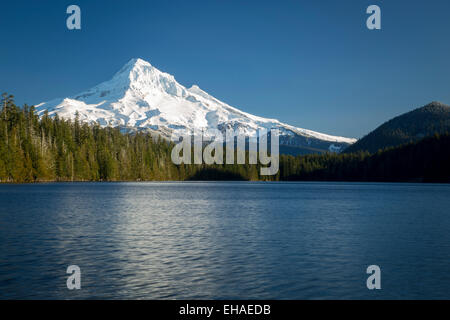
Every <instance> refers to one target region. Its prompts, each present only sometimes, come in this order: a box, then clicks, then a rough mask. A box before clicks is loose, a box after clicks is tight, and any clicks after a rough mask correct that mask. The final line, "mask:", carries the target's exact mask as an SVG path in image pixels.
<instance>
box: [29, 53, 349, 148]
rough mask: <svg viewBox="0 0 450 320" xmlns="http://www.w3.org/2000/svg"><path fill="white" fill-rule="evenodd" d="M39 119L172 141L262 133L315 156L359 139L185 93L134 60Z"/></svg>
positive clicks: (50, 106) (49, 106) (47, 106)
mask: <svg viewBox="0 0 450 320" xmlns="http://www.w3.org/2000/svg"><path fill="white" fill-rule="evenodd" d="M36 110H37V112H38V114H39V115H43V113H44V112H45V110H48V113H49V115H50V116H53V115H55V114H58V115H59V116H60V117H63V118H70V119H74V118H75V114H76V113H77V112H78V114H79V119H80V120H81V121H87V122H89V123H94V122H98V123H99V124H100V125H101V126H120V127H122V128H130V129H140V130H145V129H148V130H152V131H156V132H158V133H159V134H161V135H163V136H165V137H170V133H171V132H172V131H173V130H177V129H187V130H194V129H197V130H199V129H203V130H205V129H212V128H213V129H219V130H221V131H224V130H225V129H226V128H232V129H234V130H235V131H236V132H238V133H239V134H243V135H246V136H255V134H256V132H257V130H258V129H260V128H266V129H271V128H277V129H279V130H280V135H281V136H280V144H281V145H289V146H295V147H306V148H311V150H315V149H317V150H329V151H332V152H336V151H340V150H341V148H343V147H345V146H347V145H349V144H352V143H354V142H355V141H356V139H351V138H344V137H336V136H331V135H327V134H323V133H319V132H315V131H311V130H306V129H301V128H296V127H293V126H290V125H287V124H284V123H281V122H279V121H278V120H275V119H266V118H262V117H258V116H254V115H251V114H249V113H246V112H243V111H240V110H238V109H236V108H234V107H232V106H230V105H228V104H226V103H224V102H222V101H220V100H218V99H216V98H214V97H213V96H211V95H209V94H208V93H206V92H205V91H203V90H202V89H200V88H199V87H198V86H196V85H194V86H192V87H190V88H186V87H184V86H182V85H181V84H179V83H178V82H177V81H176V80H175V78H174V77H173V76H172V75H170V74H168V73H164V72H161V71H160V70H158V69H156V68H155V67H153V66H152V65H151V64H150V63H148V62H146V61H144V60H142V59H132V60H130V61H129V62H128V63H127V64H125V65H124V66H123V67H122V69H120V70H119V71H118V72H117V73H116V74H115V75H114V76H113V77H112V79H111V80H108V81H105V82H103V83H100V84H99V85H97V86H95V87H93V88H92V89H89V90H87V91H85V92H82V93H80V94H77V95H75V96H72V97H68V98H64V99H54V100H51V101H48V102H43V103H41V104H38V105H37V106H36Z"/></svg>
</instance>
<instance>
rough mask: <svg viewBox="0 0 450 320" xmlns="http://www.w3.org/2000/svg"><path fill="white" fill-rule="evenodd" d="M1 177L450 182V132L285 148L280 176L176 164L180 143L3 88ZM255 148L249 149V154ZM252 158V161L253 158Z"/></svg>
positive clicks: (238, 167) (252, 168)
mask: <svg viewBox="0 0 450 320" xmlns="http://www.w3.org/2000/svg"><path fill="white" fill-rule="evenodd" d="M1 104H2V109H1V112H0V182H40V181H41V182H42V181H147V180H272V181H278V180H290V181H293V180H330V181H425V182H450V169H449V168H450V166H449V164H450V136H449V135H448V134H445V135H435V136H433V137H429V138H426V139H423V140H421V141H419V142H416V143H410V144H407V145H403V146H400V147H396V148H388V149H386V150H384V151H380V152H377V153H375V154H370V153H369V152H357V153H348V154H347V153H346V154H330V153H327V154H322V155H318V154H316V155H303V156H290V155H281V156H280V170H279V172H278V173H277V174H276V175H274V176H260V175H259V169H260V166H259V165H237V164H235V165H226V164H224V165H175V164H173V163H172V161H171V158H170V154H171V150H172V147H173V144H172V143H169V142H167V141H165V140H160V139H157V140H155V139H154V138H153V137H152V135H150V134H148V133H139V132H138V133H133V134H130V133H126V134H124V133H121V132H120V131H119V129H117V128H101V127H100V126H99V125H88V124H83V123H80V122H79V121H78V120H75V121H70V120H64V119H60V118H58V117H55V118H51V117H49V116H48V115H46V114H44V116H43V117H42V118H40V119H39V117H38V116H37V115H36V114H35V113H34V108H33V107H28V106H24V107H23V108H19V107H17V106H16V105H15V104H14V101H13V99H12V96H7V95H3V96H2V100H1ZM247 156H248V155H247ZM247 163H248V161H247Z"/></svg>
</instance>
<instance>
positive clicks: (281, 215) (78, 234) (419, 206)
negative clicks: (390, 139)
mask: <svg viewBox="0 0 450 320" xmlns="http://www.w3.org/2000/svg"><path fill="white" fill-rule="evenodd" d="M69 265H77V266H79V267H80V269H81V289H80V290H68V289H67V287H66V280H67V277H68V276H69V275H68V274H67V273H66V269H67V267H68V266H69ZM369 265H378V266H379V267H380V269H381V290H368V289H367V287H366V280H367V277H369V275H368V274H367V273H366V269H367V267H368V266H369ZM17 298H19V299H400V298H403V299H416V298H421V299H435V298H439V299H450V185H445V184H389V183H322V182H320V183H264V182H148V183H147V182H142V183H50V184H3V185H0V299H17Z"/></svg>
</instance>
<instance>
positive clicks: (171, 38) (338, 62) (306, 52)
mask: <svg viewBox="0 0 450 320" xmlns="http://www.w3.org/2000/svg"><path fill="white" fill-rule="evenodd" d="M71 4H77V5H79V6H80V7H81V12H82V29H81V30H78V31H70V30H68V29H67V28H66V18H67V16H68V15H67V14H66V8H67V6H69V5H71ZM370 4H377V5H379V6H380V7H381V14H382V29H381V30H375V31H370V30H368V29H367V28H366V25H365V23H366V18H367V17H368V15H367V14H366V13H365V11H366V8H367V7H368V6H369V5H370ZM449 12H450V1H447V0H442V1H438V0H431V1H411V0H410V1H402V0H395V1H375V0H373V1H364V0H346V1H317V0H316V1H313V0H311V1H301V0H296V1H281V0H280V1H262V0H260V1H244V0H241V1H232V0H227V1H223V0H222V1H216V0H208V1H195V0H192V1H175V0H172V1H151V0H150V1H149V0H147V1H136V0H129V1H97V0H89V1H80V0H73V1H62V0H58V1H46V0H40V1H8V2H5V3H2V19H0V39H1V45H0V48H1V49H0V91H2V92H4V91H7V92H9V93H12V94H14V95H15V96H16V101H17V102H18V103H19V104H23V103H28V104H36V103H39V102H42V101H45V100H49V99H52V98H56V97H65V96H69V95H73V94H76V93H78V92H80V91H83V90H85V89H88V88H90V87H92V86H94V85H96V84H98V83H100V82H102V81H104V80H107V79H109V78H110V77H111V76H112V75H113V74H114V73H115V72H116V71H118V70H119V69H120V68H121V66H122V65H123V64H125V63H126V62H127V61H128V60H129V59H131V58H133V57H140V58H143V59H145V60H147V61H149V62H150V63H151V64H153V65H154V66H156V67H157V68H159V69H160V70H162V71H165V72H169V73H171V74H173V75H174V76H175V78H176V79H177V80H178V82H180V83H181V84H183V85H185V86H191V85H192V84H198V85H199V86H200V87H201V88H202V89H204V90H205V91H207V92H209V93H211V94H212V95H214V96H216V97H217V98H219V99H221V100H223V101H225V102H227V103H229V104H231V105H233V106H235V107H237V108H240V109H242V110H244V111H247V112H250V113H253V114H256V115H260V116H264V117H271V118H277V119H279V120H281V121H283V122H287V123H289V124H292V125H295V126H299V127H303V128H307V129H312V130H316V131H321V132H325V133H329V134H334V135H342V136H349V137H360V136H362V135H364V134H366V133H368V132H369V131H371V130H372V129H374V128H375V127H376V126H378V125H379V124H381V123H382V122H384V121H386V120H388V119H389V118H391V117H393V116H395V115H398V114H401V113H403V112H406V111H409V110H411V109H413V108H415V107H419V106H422V105H424V104H426V103H428V102H431V101H433V100H439V101H442V102H444V103H447V104H450V77H449V75H450V54H449V53H450V39H449V36H450V19H448V14H449Z"/></svg>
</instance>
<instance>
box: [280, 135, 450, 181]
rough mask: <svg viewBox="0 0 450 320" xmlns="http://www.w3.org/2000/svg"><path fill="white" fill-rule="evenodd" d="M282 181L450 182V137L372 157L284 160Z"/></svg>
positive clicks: (321, 157)
mask: <svg viewBox="0 0 450 320" xmlns="http://www.w3.org/2000/svg"><path fill="white" fill-rule="evenodd" d="M283 158H284V159H283V160H282V161H280V163H282V166H283V167H282V168H280V171H281V180H290V181H367V182H369V181H374V182H446V183H448V182H450V135H448V134H444V135H439V134H435V135H434V136H432V137H427V138H424V139H422V140H420V141H419V142H415V143H409V144H405V145H402V146H399V147H391V148H386V149H384V150H383V151H378V152H377V153H374V154H370V153H368V152H358V153H350V154H326V155H307V156H300V157H296V158H293V157H287V158H286V157H283Z"/></svg>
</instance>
